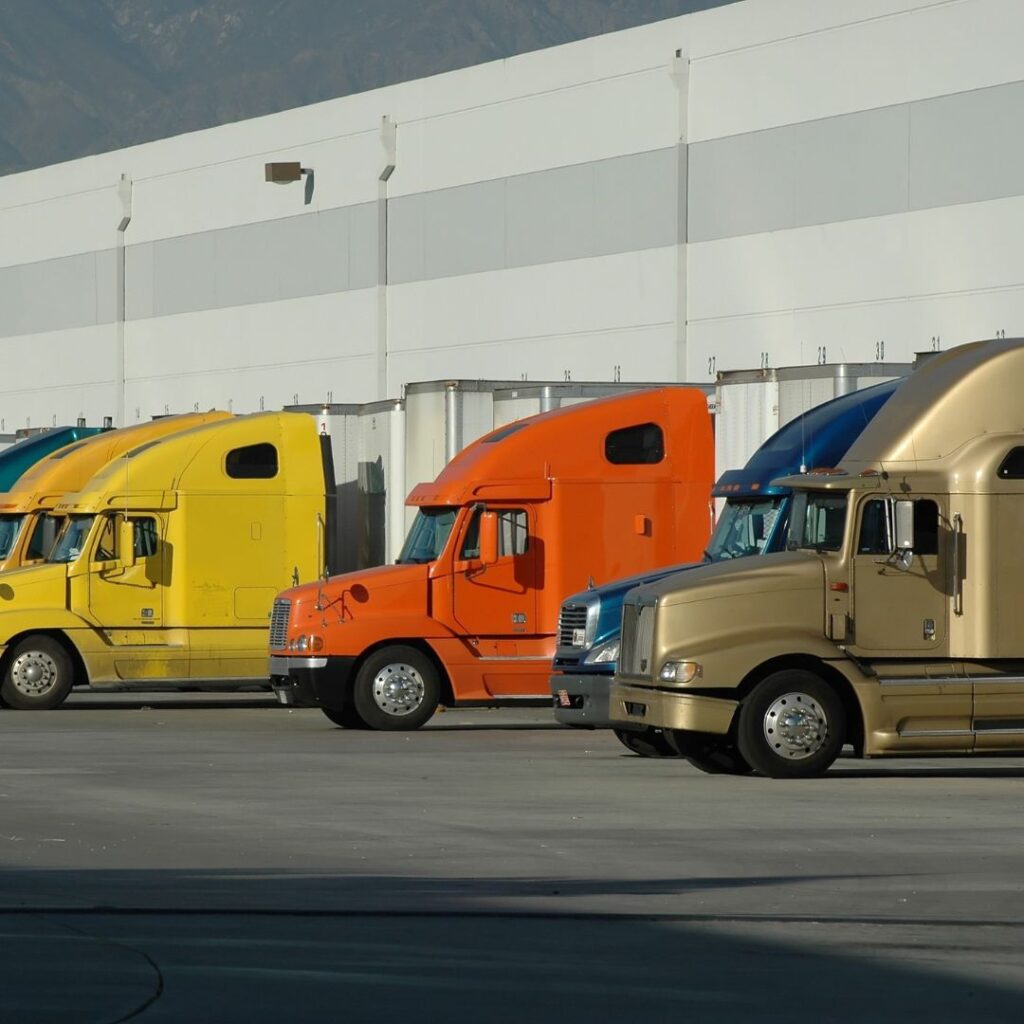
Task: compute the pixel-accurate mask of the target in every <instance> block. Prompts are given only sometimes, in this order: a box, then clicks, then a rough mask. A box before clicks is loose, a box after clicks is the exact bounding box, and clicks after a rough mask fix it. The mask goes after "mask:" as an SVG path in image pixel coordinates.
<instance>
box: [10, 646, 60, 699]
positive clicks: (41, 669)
mask: <svg viewBox="0 0 1024 1024" xmlns="http://www.w3.org/2000/svg"><path fill="white" fill-rule="evenodd" d="M57 675H58V673H57V662H55V661H54V660H53V658H51V657H50V655H48V654H46V653H45V652H43V651H26V652H25V653H24V654H19V655H18V657H17V658H15V659H14V664H13V665H11V682H12V683H13V685H14V688H15V689H16V690H17V691H18V693H20V694H22V695H24V696H25V697H42V696H45V695H46V694H47V693H49V692H50V691H51V690H52V689H53V688H54V687H55V686H56V685H57Z"/></svg>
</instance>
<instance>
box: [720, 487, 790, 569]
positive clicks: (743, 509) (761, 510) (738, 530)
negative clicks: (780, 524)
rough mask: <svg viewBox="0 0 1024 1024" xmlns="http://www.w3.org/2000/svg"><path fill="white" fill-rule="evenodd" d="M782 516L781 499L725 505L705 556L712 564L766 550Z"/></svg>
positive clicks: (732, 502)
mask: <svg viewBox="0 0 1024 1024" xmlns="http://www.w3.org/2000/svg"><path fill="white" fill-rule="evenodd" d="M781 514H782V498H758V499H757V500H752V501H739V500H732V499H730V501H728V502H727V503H726V506H725V508H724V509H723V510H722V515H721V517H720V518H719V520H718V523H717V525H716V526H715V532H714V533H713V534H712V535H711V543H710V544H709V545H708V549H707V551H705V552H704V554H705V555H706V556H707V557H708V559H709V560H710V561H712V562H720V561H722V559H724V558H745V557H746V556H747V555H760V554H761V553H762V552H763V551H764V550H765V545H766V544H767V543H768V541H769V539H770V538H771V536H772V532H773V531H774V529H775V524H776V522H777V521H778V518H779V516H780V515H781Z"/></svg>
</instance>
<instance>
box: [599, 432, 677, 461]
mask: <svg viewBox="0 0 1024 1024" xmlns="http://www.w3.org/2000/svg"><path fill="white" fill-rule="evenodd" d="M604 457H605V458H606V459H607V460H608V461H609V462H610V463H612V464H613V465H615V466H649V465H653V464H654V463H656V462H661V460H662V459H663V458H665V435H664V434H663V433H662V432H661V427H659V426H658V424H657V423H638V424H637V425H636V426H635V427H623V428H622V429H621V430H613V431H612V432H611V433H610V434H609V435H608V436H607V437H606V438H605V439H604Z"/></svg>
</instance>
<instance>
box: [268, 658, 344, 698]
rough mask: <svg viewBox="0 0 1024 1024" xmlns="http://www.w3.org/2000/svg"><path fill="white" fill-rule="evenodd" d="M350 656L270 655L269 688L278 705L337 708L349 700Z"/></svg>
mask: <svg viewBox="0 0 1024 1024" xmlns="http://www.w3.org/2000/svg"><path fill="white" fill-rule="evenodd" d="M355 662H356V659H355V658H354V657H347V656H343V657H339V656H329V657H319V658H295V657H285V656H282V655H276V654H275V655H272V656H271V658H270V685H271V686H272V687H273V688H274V693H275V694H276V695H277V699H278V702H279V703H281V704H285V705H287V706H288V707H297V708H335V709H339V710H340V709H341V708H343V707H344V706H345V705H346V704H349V703H350V702H351V700H352V684H353V682H354V680H355V673H354V672H353V671H352V669H353V667H354V665H355Z"/></svg>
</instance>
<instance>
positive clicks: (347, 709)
mask: <svg viewBox="0 0 1024 1024" xmlns="http://www.w3.org/2000/svg"><path fill="white" fill-rule="evenodd" d="M320 710H321V711H322V712H323V713H324V714H325V715H326V716H327V717H328V718H329V719H330V720H331V721H332V722H333V723H334V724H335V725H340V726H341V727H342V728H343V729H365V728H366V723H365V722H364V721H363V720H362V719H361V718H360V717H359V712H358V711H356V709H355V707H354V706H353V705H351V704H346V705H345V706H344V707H343V708H321V709H320Z"/></svg>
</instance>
